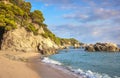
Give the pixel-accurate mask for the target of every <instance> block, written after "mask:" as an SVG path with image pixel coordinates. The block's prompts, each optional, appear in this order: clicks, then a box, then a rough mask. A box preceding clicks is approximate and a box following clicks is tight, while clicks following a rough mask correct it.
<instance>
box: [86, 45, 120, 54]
mask: <svg viewBox="0 0 120 78" xmlns="http://www.w3.org/2000/svg"><path fill="white" fill-rule="evenodd" d="M119 50H120V49H119V47H118V46H117V45H116V44H114V43H96V44H94V45H88V46H86V47H85V51H90V52H94V51H103V52H104V51H107V52H119Z"/></svg>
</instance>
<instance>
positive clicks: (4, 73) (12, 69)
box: [0, 51, 76, 78]
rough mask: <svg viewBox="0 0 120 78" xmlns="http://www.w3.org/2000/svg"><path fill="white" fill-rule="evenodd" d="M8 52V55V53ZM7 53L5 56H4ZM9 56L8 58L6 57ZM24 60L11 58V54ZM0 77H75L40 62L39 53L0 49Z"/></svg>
mask: <svg viewBox="0 0 120 78" xmlns="http://www.w3.org/2000/svg"><path fill="white" fill-rule="evenodd" d="M9 54H10V55H9ZM6 55H7V57H6ZM8 55H9V56H10V58H9V57H8ZM12 55H14V57H17V58H18V57H19V58H24V59H27V61H26V60H23V59H22V60H19V59H17V60H16V59H13V57H12V59H11V56H12ZM0 67H1V68H0V78H76V77H74V76H73V75H70V74H68V73H65V72H63V71H61V70H58V69H57V68H53V67H51V66H50V65H47V64H45V63H42V62H41V59H40V54H39V53H35V52H30V53H23V52H22V53H20V52H8V51H0Z"/></svg>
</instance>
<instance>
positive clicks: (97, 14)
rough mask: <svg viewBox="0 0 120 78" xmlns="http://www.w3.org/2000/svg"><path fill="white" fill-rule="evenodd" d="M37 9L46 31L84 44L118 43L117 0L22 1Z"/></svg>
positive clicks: (119, 4)
mask: <svg viewBox="0 0 120 78" xmlns="http://www.w3.org/2000/svg"><path fill="white" fill-rule="evenodd" d="M25 1H28V2H31V4H32V10H31V11H34V10H40V11H42V12H43V15H44V17H45V23H46V24H47V25H48V28H49V29H50V30H51V31H52V32H53V33H54V34H56V36H58V37H62V38H76V39H77V40H79V41H80V42H83V43H96V42H113V43H117V44H120V0H25Z"/></svg>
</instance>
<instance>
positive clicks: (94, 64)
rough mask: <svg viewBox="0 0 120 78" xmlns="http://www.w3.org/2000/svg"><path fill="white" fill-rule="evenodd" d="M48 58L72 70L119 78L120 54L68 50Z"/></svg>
mask: <svg viewBox="0 0 120 78" xmlns="http://www.w3.org/2000/svg"><path fill="white" fill-rule="evenodd" d="M49 58H50V59H53V60H56V61H59V62H60V63H62V64H63V65H64V66H70V67H72V68H74V69H81V70H83V71H88V70H90V71H92V72H95V73H99V74H107V75H109V76H110V77H111V78H118V77H120V52H116V53H109V52H85V51H84V50H83V49H69V50H61V51H59V54H55V55H52V56H50V57H49ZM115 76H117V77H115ZM106 78H107V77H106Z"/></svg>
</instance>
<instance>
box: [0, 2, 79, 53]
mask: <svg viewBox="0 0 120 78" xmlns="http://www.w3.org/2000/svg"><path fill="white" fill-rule="evenodd" d="M31 7H32V6H31V3H30V2H26V1H24V0H17V1H16V0H1V1H0V47H1V48H2V49H3V48H4V49H8V48H11V49H12V50H19V49H20V50H23V51H24V50H25V49H26V48H28V49H31V48H34V49H35V50H36V47H37V46H38V44H41V46H42V49H44V48H43V47H46V46H47V47H46V49H50V48H55V47H56V46H58V47H56V48H55V49H58V48H60V47H61V46H74V45H75V44H77V45H79V41H77V40H76V39H74V38H70V39H66V38H60V37H57V36H56V35H55V34H53V33H52V32H51V31H50V30H49V29H48V28H47V25H46V24H45V23H44V21H45V18H44V16H43V13H42V12H41V11H40V10H34V11H31ZM32 34H33V35H32ZM26 36H27V37H26ZM31 37H32V38H31ZM29 39H31V40H29ZM18 40H19V42H18ZM47 41H48V42H47ZM25 43H28V44H27V45H26V44H25ZM9 46H10V47H9ZM5 47H6V48H5ZM48 47H49V48H48Z"/></svg>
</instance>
